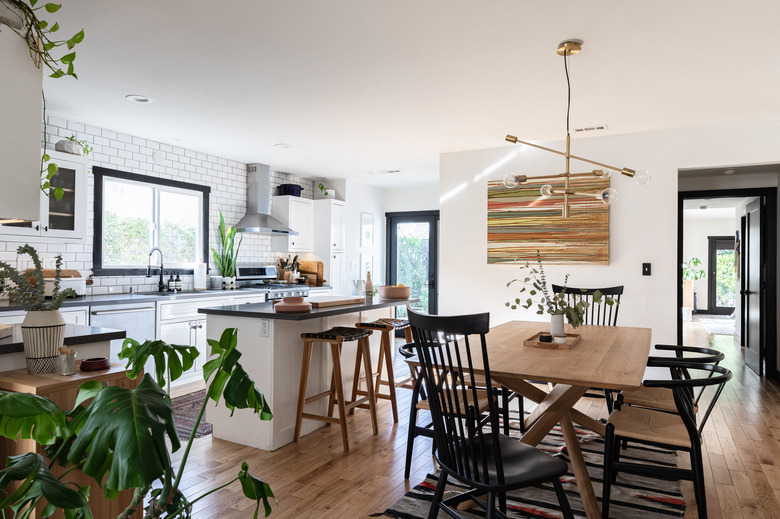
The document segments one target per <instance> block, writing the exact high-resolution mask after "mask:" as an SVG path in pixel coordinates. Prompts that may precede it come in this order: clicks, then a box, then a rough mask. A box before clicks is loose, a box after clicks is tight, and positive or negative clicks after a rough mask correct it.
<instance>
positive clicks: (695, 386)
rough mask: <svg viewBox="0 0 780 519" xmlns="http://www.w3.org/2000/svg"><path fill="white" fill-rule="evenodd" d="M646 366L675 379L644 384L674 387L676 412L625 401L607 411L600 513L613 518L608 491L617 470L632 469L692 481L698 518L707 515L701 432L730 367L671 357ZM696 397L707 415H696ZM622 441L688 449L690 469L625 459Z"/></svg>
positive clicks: (729, 373) (728, 377)
mask: <svg viewBox="0 0 780 519" xmlns="http://www.w3.org/2000/svg"><path fill="white" fill-rule="evenodd" d="M648 367H660V368H668V369H669V373H670V375H671V380H645V381H644V382H642V385H643V386H644V387H648V388H664V389H668V390H670V391H671V392H672V395H673V399H674V403H675V412H674V413H670V412H665V411H658V410H655V409H648V408H644V407H639V406H629V405H625V406H622V407H620V408H616V409H615V410H614V411H612V413H611V414H610V415H609V419H608V420H607V426H606V434H605V440H604V481H603V487H602V490H603V495H602V505H601V506H602V510H601V514H602V517H603V518H604V519H608V517H609V505H610V491H611V487H612V485H613V484H614V483H615V481H616V479H617V474H618V473H620V472H628V473H633V474H640V475H642V476H648V477H655V478H660V479H686V480H690V481H693V489H694V495H695V498H696V504H697V506H698V512H699V518H700V519H706V517H707V500H706V494H705V488H704V469H703V464H702V442H703V438H702V435H701V432H702V429H703V428H704V425H705V424H706V423H707V418H708V417H709V416H710V413H711V412H712V409H713V407H714V405H715V403H716V402H717V400H718V397H719V396H720V394H721V393H722V391H723V387H724V386H725V384H726V382H728V381H729V380H730V379H731V371H729V370H728V369H726V368H724V367H722V366H716V365H714V364H706V363H697V362H684V361H680V360H678V359H673V358H651V359H650V360H649V361H648ZM704 388H706V389H708V391H707V395H706V399H704V398H702V395H701V393H700V392H699V390H700V389H704ZM697 394H698V395H699V396H698V397H697V396H696V395H697ZM697 398H698V402H699V406H701V402H703V401H706V402H707V408H706V411H705V412H703V413H702V412H699V413H698V414H697V409H696V408H697V404H696V400H695V399H697ZM697 418H698V420H697ZM624 441H628V442H632V443H634V442H636V443H640V444H647V445H654V446H658V447H663V448H667V449H671V450H676V451H685V452H688V453H689V455H690V463H691V468H690V469H684V468H679V467H670V466H668V465H657V464H653V463H651V462H649V460H641V461H637V460H635V459H632V460H621V458H620V447H619V445H620V443H621V442H624Z"/></svg>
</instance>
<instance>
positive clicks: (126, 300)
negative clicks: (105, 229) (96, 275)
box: [0, 288, 266, 312]
mask: <svg viewBox="0 0 780 519" xmlns="http://www.w3.org/2000/svg"><path fill="white" fill-rule="evenodd" d="M265 291H266V290H263V289H253V288H237V289H235V290H199V291H197V292H196V291H192V292H179V293H177V294H175V295H174V294H173V292H163V293H158V292H143V293H140V294H138V293H136V294H105V295H94V296H80V297H69V298H68V299H66V300H65V302H63V303H62V308H68V307H73V306H99V305H119V304H130V303H153V302H157V301H180V300H182V299H192V298H199V297H220V296H224V297H228V296H234V295H251V294H252V293H263V292H265ZM12 310H23V308H22V307H21V306H19V305H15V304H12V303H9V301H8V299H3V300H0V312H10V311H12Z"/></svg>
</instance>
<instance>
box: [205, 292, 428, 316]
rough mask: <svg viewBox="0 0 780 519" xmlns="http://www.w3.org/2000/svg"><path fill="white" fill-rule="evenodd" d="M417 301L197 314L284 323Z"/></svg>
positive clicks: (265, 306)
mask: <svg viewBox="0 0 780 519" xmlns="http://www.w3.org/2000/svg"><path fill="white" fill-rule="evenodd" d="M417 301H418V300H417V299H379V298H378V297H375V298H370V299H366V302H365V303H357V304H353V305H340V306H329V307H326V308H312V309H311V311H310V312H303V313H283V312H276V311H275V310H274V307H273V305H272V304H271V303H253V304H248V305H228V306H218V307H213V308H199V309H198V313H201V314H207V315H231V316H234V317H255V318H257V319H280V320H285V321H305V320H307V319H319V318H321V317H329V316H332V315H342V314H351V313H355V312H362V311H365V310H376V309H378V308H388V307H391V306H405V305H406V303H410V302H411V303H414V302H417Z"/></svg>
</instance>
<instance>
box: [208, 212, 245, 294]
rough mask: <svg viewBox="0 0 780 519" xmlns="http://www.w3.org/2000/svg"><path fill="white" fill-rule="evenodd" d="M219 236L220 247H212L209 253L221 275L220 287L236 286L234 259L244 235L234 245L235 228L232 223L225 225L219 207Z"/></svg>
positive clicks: (236, 256)
mask: <svg viewBox="0 0 780 519" xmlns="http://www.w3.org/2000/svg"><path fill="white" fill-rule="evenodd" d="M219 237H220V242H221V245H222V249H221V250H220V251H217V250H216V249H215V248H214V247H212V248H211V253H212V255H213V256H214V263H216V264H217V270H219V273H220V274H221V275H222V288H231V289H232V288H236V259H237V258H238V250H239V249H240V248H241V242H242V241H244V236H243V234H242V235H241V239H240V240H239V241H238V245H236V243H235V239H236V228H235V227H233V226H232V225H231V226H229V227H226V226H225V218H224V216H222V210H221V209H220V211H219Z"/></svg>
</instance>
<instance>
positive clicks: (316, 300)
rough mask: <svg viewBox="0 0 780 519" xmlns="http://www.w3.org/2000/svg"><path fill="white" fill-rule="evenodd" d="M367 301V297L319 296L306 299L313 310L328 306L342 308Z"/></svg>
mask: <svg viewBox="0 0 780 519" xmlns="http://www.w3.org/2000/svg"><path fill="white" fill-rule="evenodd" d="M365 300H366V298H365V297H358V296H346V297H345V296H318V297H309V298H307V299H306V301H308V302H309V303H311V306H312V307H313V308H325V307H328V306H341V305H354V304H357V303H362V302H364V301H365Z"/></svg>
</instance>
